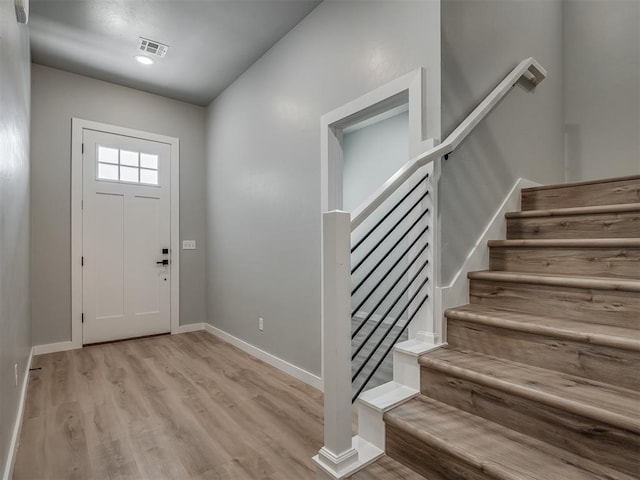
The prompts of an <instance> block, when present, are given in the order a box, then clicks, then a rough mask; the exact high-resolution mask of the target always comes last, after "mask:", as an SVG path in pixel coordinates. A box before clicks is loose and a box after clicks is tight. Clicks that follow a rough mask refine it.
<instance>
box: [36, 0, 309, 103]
mask: <svg viewBox="0 0 640 480" xmlns="http://www.w3.org/2000/svg"><path fill="white" fill-rule="evenodd" d="M319 3H320V1H319V0H200V1H196V0H164V1H163V0H31V5H30V19H29V27H30V32H31V49H32V58H33V61H34V62H35V63H40V64H42V65H48V66H51V67H55V68H59V69H62V70H67V71H69V72H74V73H79V74H81V75H87V76H90V77H94V78H98V79H101V80H106V81H108V82H113V83H117V84H120V85H125V86H128V87H133V88H138V89H141V90H145V91H148V92H152V93H157V94H159V95H163V96H166V97H170V98H175V99H178V100H182V101H185V102H189V103H193V104H196V105H207V104H209V103H210V102H211V101H212V100H213V99H214V98H215V97H216V96H217V95H218V94H219V93H220V92H222V90H224V88H225V87H227V86H228V85H229V84H230V83H231V82H233V81H234V80H235V79H236V78H237V77H238V76H239V75H240V74H241V73H242V72H244V71H245V70H246V69H247V68H249V67H250V66H251V64H253V63H254V62H255V61H256V60H257V59H258V58H260V56H261V55H262V54H263V53H265V52H266V51H267V50H268V49H269V48H270V47H271V46H272V45H273V44H275V43H276V42H277V41H278V40H279V39H280V38H282V37H283V36H284V35H285V34H286V33H287V32H288V31H289V30H291V29H292V28H293V27H294V26H295V25H297V24H298V23H299V22H300V20H302V19H303V18H304V17H305V16H306V15H307V14H308V13H309V12H311V10H313V9H314V8H315V7H316V6H317V5H318V4H319ZM138 37H146V38H149V39H152V40H157V41H159V42H161V43H165V44H167V45H169V51H168V53H167V55H166V57H165V58H158V59H156V62H155V64H154V65H151V66H146V67H145V66H143V65H141V64H139V63H138V62H137V61H135V59H134V58H133V57H134V55H136V53H137V46H138Z"/></svg>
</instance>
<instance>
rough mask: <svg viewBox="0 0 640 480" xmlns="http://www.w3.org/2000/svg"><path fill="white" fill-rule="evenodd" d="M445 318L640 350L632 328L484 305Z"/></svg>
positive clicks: (454, 311) (450, 311)
mask: <svg viewBox="0 0 640 480" xmlns="http://www.w3.org/2000/svg"><path fill="white" fill-rule="evenodd" d="M445 315H446V316H447V318H452V319H457V320H464V321H467V322H473V323H482V324H484V325H490V326H493V327H499V328H508V329H511V330H518V331H521V332H526V333H532V334H539V335H549V336H552V337H557V338H563V339H566V340H573V341H576V342H583V343H589V344H593V345H601V346H608V347H613V348H622V349H625V350H632V351H636V352H637V351H640V331H638V330H637V329H632V328H624V327H617V326H613V325H604V324H597V323H589V322H581V321H577V320H565V319H562V318H551V317H544V316H539V315H532V314H528V313H523V312H516V311H511V310H503V309H499V308H494V307H489V306H485V305H480V304H468V305H463V306H461V307H456V308H450V309H448V310H447V311H446V312H445Z"/></svg>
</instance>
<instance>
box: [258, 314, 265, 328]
mask: <svg viewBox="0 0 640 480" xmlns="http://www.w3.org/2000/svg"><path fill="white" fill-rule="evenodd" d="M258 328H259V329H260V331H261V332H262V331H263V330H264V318H262V317H260V318H258Z"/></svg>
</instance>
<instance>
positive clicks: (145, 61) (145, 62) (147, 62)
mask: <svg viewBox="0 0 640 480" xmlns="http://www.w3.org/2000/svg"><path fill="white" fill-rule="evenodd" d="M135 59H136V60H137V61H138V62H140V63H141V64H143V65H151V64H153V60H152V59H151V58H149V57H145V56H144V55H136V56H135Z"/></svg>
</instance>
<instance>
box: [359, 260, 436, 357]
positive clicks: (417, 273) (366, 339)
mask: <svg viewBox="0 0 640 480" xmlns="http://www.w3.org/2000/svg"><path fill="white" fill-rule="evenodd" d="M427 263H428V262H425V263H423V264H422V266H421V267H420V268H419V269H418V271H417V272H416V273H415V275H414V276H413V278H412V279H411V280H409V282H407V285H406V286H405V287H404V288H403V289H402V292H400V295H398V297H397V298H396V299H395V300H394V301H393V303H392V304H391V305H390V306H389V307H388V308H387V310H386V311H385V312H384V314H383V315H382V318H381V319H380V321H379V322H378V323H376V325H375V326H374V327H373V328H372V329H371V331H370V332H369V333H368V334H367V336H366V337H365V339H364V340H363V341H362V343H361V344H360V346H359V347H358V348H356V351H355V353H353V354H352V355H351V361H353V359H355V358H356V357H357V356H358V354H359V353H360V351H361V350H362V348H363V347H364V346H365V344H366V343H367V342H368V341H369V339H370V338H371V336H372V335H373V334H374V333H375V332H376V331H377V330H378V328H379V327H380V325H382V322H383V321H384V319H385V318H387V316H388V315H389V313H391V310H393V307H395V306H396V305H397V304H398V302H399V301H400V299H401V298H402V296H403V295H404V294H405V293H406V292H407V290H409V287H410V286H411V285H413V282H415V281H416V279H417V278H418V276H419V275H420V274H421V273H422V270H424V268H425V267H426V266H427ZM427 280H428V278H427V279H425V280H424V281H423V282H422V284H421V285H420V287H419V288H418V289H417V290H416V293H414V295H413V298H415V296H416V294H417V292H419V291H420V290H421V289H422V287H423V286H424V284H425V283H427ZM413 298H412V299H411V300H409V302H412V301H413ZM383 300H384V299H383ZM405 310H406V307H405V308H404V309H403V310H402V312H401V314H400V315H398V317H397V318H396V320H395V322H394V324H393V325H394V326H395V324H396V323H397V321H398V320H399V319H400V316H402V314H403V313H404V311H405ZM373 312H375V310H372V311H371V313H369V317H370V316H371V315H372V314H373Z"/></svg>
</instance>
